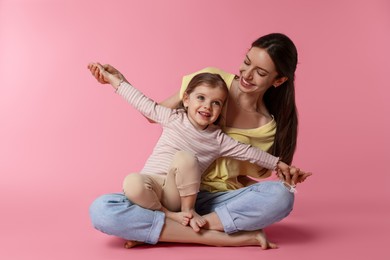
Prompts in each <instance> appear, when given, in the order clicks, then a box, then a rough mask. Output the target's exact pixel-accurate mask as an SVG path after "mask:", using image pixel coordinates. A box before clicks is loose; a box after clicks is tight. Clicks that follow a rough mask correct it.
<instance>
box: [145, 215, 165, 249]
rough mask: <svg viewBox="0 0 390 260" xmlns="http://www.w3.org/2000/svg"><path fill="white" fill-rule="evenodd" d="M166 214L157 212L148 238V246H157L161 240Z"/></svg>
mask: <svg viewBox="0 0 390 260" xmlns="http://www.w3.org/2000/svg"><path fill="white" fill-rule="evenodd" d="M164 222H165V214H164V213H163V212H162V211H158V210H155V211H154V218H153V223H152V226H151V228H150V230H149V231H150V232H149V234H148V237H147V238H146V241H145V243H148V244H153V245H154V244H157V242H158V239H159V238H160V234H161V230H162V228H163V226H164Z"/></svg>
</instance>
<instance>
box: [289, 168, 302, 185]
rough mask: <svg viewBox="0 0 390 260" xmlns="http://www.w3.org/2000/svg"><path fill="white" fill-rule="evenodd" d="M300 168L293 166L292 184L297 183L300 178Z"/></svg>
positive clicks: (291, 172) (291, 171)
mask: <svg viewBox="0 0 390 260" xmlns="http://www.w3.org/2000/svg"><path fill="white" fill-rule="evenodd" d="M300 171H301V170H300V169H299V168H296V167H295V166H292V167H291V170H290V174H291V175H292V178H291V183H290V184H291V185H295V184H296V183H297V180H298V177H299V175H300Z"/></svg>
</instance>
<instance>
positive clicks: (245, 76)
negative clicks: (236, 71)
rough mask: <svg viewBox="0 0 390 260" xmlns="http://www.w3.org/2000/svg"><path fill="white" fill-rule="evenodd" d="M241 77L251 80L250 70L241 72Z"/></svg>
mask: <svg viewBox="0 0 390 260" xmlns="http://www.w3.org/2000/svg"><path fill="white" fill-rule="evenodd" d="M242 76H243V77H244V78H246V79H251V78H252V70H251V69H246V70H244V71H243V72H242Z"/></svg>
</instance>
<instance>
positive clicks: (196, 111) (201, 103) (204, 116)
mask: <svg viewBox="0 0 390 260" xmlns="http://www.w3.org/2000/svg"><path fill="white" fill-rule="evenodd" d="M225 100H226V93H225V92H224V91H223V90H222V89H221V88H219V87H215V88H213V87H210V86H208V85H204V84H201V85H199V86H197V87H196V88H195V89H194V90H193V91H192V92H191V94H189V95H188V94H187V93H184V96H183V104H184V106H185V107H187V114H188V119H189V120H190V122H191V123H192V124H193V125H194V126H195V127H196V128H197V129H199V130H203V129H205V128H206V127H207V126H208V125H210V124H212V123H214V122H215V121H216V120H217V119H218V117H219V115H220V114H221V111H222V107H223V104H224V103H225Z"/></svg>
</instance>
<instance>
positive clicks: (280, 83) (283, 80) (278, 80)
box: [272, 77, 288, 88]
mask: <svg viewBox="0 0 390 260" xmlns="http://www.w3.org/2000/svg"><path fill="white" fill-rule="evenodd" d="M287 80H288V78H287V77H281V78H278V79H276V80H275V81H274V84H272V85H273V86H274V87H275V88H277V87H279V86H280V85H282V84H283V83H284V82H286V81H287Z"/></svg>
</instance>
